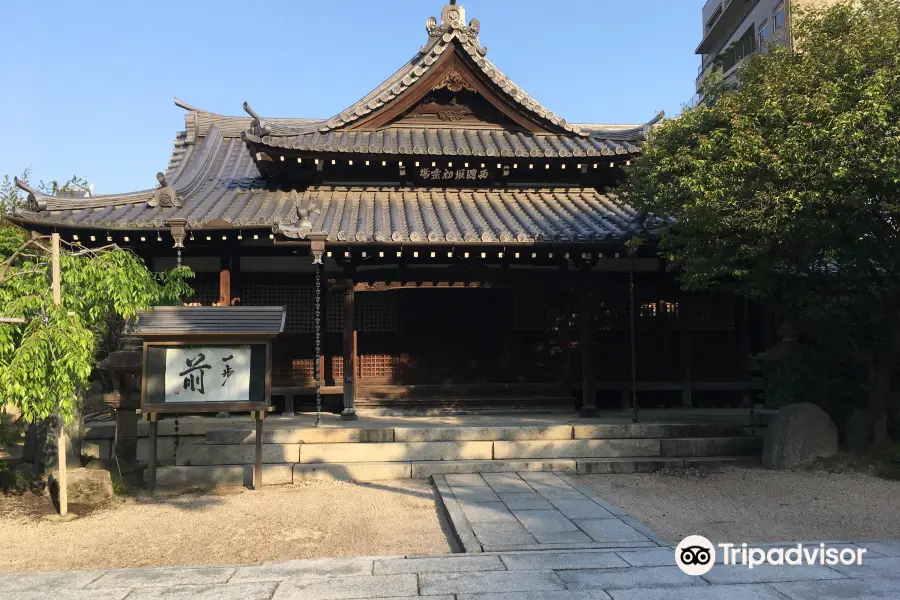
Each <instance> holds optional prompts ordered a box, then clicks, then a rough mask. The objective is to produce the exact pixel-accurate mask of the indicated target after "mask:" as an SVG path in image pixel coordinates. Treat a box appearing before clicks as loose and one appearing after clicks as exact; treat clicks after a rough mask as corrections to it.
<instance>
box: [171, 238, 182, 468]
mask: <svg viewBox="0 0 900 600" xmlns="http://www.w3.org/2000/svg"><path fill="white" fill-rule="evenodd" d="M175 265H176V266H177V267H181V246H178V247H177V248H176V249H175ZM178 442H179V439H178V415H175V444H174V445H173V448H172V462H174V463H175V464H178Z"/></svg>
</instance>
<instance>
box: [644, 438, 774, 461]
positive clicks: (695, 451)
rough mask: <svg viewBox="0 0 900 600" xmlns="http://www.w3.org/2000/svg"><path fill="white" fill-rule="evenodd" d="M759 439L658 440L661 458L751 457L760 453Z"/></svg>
mask: <svg viewBox="0 0 900 600" xmlns="http://www.w3.org/2000/svg"><path fill="white" fill-rule="evenodd" d="M762 442H763V440H762V438H759V437H750V436H745V437H718V438H681V439H677V438H676V439H665V440H660V442H659V443H660V454H662V456H682V457H683V456H752V455H754V454H759V453H760V452H761V451H762Z"/></svg>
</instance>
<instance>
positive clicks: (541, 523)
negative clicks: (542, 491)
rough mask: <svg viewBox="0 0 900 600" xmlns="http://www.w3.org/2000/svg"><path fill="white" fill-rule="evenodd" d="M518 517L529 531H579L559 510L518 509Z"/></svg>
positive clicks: (516, 512) (516, 513)
mask: <svg viewBox="0 0 900 600" xmlns="http://www.w3.org/2000/svg"><path fill="white" fill-rule="evenodd" d="M513 514H515V515H516V518H517V519H518V520H519V522H520V523H522V526H523V527H525V529H527V530H528V531H529V532H531V533H534V532H536V531H578V528H577V527H576V526H575V524H574V523H572V521H570V520H569V519H567V518H566V517H565V516H564V515H563V514H562V513H561V512H559V511H558V510H555V509H554V510H517V511H515V513H513Z"/></svg>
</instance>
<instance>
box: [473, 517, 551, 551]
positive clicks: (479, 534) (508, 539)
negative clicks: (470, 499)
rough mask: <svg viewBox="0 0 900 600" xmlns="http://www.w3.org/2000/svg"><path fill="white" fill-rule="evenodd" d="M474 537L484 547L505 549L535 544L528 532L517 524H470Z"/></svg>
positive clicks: (535, 541)
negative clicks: (512, 546)
mask: <svg viewBox="0 0 900 600" xmlns="http://www.w3.org/2000/svg"><path fill="white" fill-rule="evenodd" d="M471 527H472V531H473V532H474V533H475V537H476V538H478V541H479V542H481V544H482V545H484V546H494V547H501V548H502V547H506V546H510V545H520V544H536V543H537V540H535V539H534V536H532V535H531V534H530V533H528V531H527V530H526V529H525V528H524V527H522V526H521V525H519V524H518V523H471Z"/></svg>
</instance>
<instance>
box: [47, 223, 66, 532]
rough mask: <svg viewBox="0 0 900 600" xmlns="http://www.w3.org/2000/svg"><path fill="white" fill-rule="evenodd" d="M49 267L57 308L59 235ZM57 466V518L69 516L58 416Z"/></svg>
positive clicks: (55, 237)
mask: <svg viewBox="0 0 900 600" xmlns="http://www.w3.org/2000/svg"><path fill="white" fill-rule="evenodd" d="M50 242H51V250H50V265H51V271H52V276H51V279H52V282H53V303H54V304H55V305H57V306H59V305H60V304H62V282H61V279H62V277H61V274H60V270H59V234H58V233H54V234H51V236H50ZM56 453H57V465H58V467H59V481H58V482H57V483H58V484H59V516H61V517H65V516H67V515H68V514H69V491H68V488H67V486H66V423H65V421H64V420H63V418H62V415H61V414H60V415H59V437H58V438H57V440H56Z"/></svg>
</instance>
